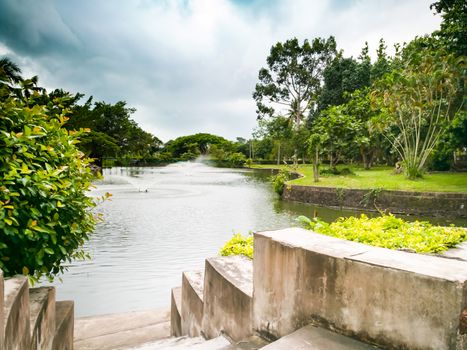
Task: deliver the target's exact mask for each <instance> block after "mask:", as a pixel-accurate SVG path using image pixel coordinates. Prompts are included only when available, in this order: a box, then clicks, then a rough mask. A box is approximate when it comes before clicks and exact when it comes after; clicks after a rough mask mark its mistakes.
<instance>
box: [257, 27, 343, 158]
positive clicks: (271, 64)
mask: <svg viewBox="0 0 467 350" xmlns="http://www.w3.org/2000/svg"><path fill="white" fill-rule="evenodd" d="M335 54H336V42H335V40H334V38H333V37H332V36H331V37H329V38H328V39H322V38H316V39H314V40H313V41H312V42H311V44H310V43H309V42H308V40H305V41H304V42H303V45H300V44H299V42H298V40H297V39H296V38H294V39H290V40H287V41H286V42H285V43H280V42H278V43H277V44H276V45H274V46H273V47H272V48H271V51H270V54H269V56H268V57H267V64H268V68H261V69H260V71H259V75H258V79H259V83H257V84H256V87H255V91H254V93H253V98H254V99H255V101H256V106H257V111H256V112H257V115H258V119H262V118H265V117H272V118H274V117H277V116H281V115H282V116H283V115H287V116H288V117H289V118H290V120H291V123H292V125H293V130H294V131H297V130H298V129H299V127H300V125H301V124H302V122H303V120H304V118H305V116H308V115H309V114H310V112H311V110H313V109H314V108H316V100H317V97H318V92H319V90H320V88H321V85H322V80H323V72H324V69H325V68H326V66H327V65H328V64H329V62H330V61H331V60H332V58H333V57H334V55H335ZM294 163H295V164H297V152H295V155H294Z"/></svg>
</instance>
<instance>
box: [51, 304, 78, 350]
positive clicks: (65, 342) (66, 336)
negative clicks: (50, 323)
mask: <svg viewBox="0 0 467 350" xmlns="http://www.w3.org/2000/svg"><path fill="white" fill-rule="evenodd" d="M74 307H75V305H74V302H73V301H71V300H66V301H57V302H56V304H55V336H54V341H53V344H52V350H73V329H74V320H75V317H74V313H75V312H74Z"/></svg>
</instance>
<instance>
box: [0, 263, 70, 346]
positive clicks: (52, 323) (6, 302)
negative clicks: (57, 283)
mask: <svg viewBox="0 0 467 350" xmlns="http://www.w3.org/2000/svg"><path fill="white" fill-rule="evenodd" d="M55 306H56V302H55V288H53V287H41V288H32V289H29V284H28V280H27V278H26V277H25V276H21V275H19V276H14V277H11V278H6V279H5V280H4V279H3V273H2V272H1V271H0V350H51V349H53V350H58V349H60V350H72V348H73V320H74V312H73V302H65V303H64V304H63V305H62V306H63V307H61V309H60V310H56V307H55Z"/></svg>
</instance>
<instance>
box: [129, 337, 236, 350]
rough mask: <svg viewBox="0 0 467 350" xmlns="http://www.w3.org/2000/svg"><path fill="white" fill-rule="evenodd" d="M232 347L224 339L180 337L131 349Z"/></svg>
mask: <svg viewBox="0 0 467 350" xmlns="http://www.w3.org/2000/svg"><path fill="white" fill-rule="evenodd" d="M230 345H231V344H230V342H229V341H228V340H227V339H226V338H224V337H217V338H214V339H211V340H205V339H203V338H201V337H194V338H189V337H178V338H169V339H164V340H160V341H157V342H152V343H148V344H143V345H141V346H139V347H134V348H131V350H163V349H171V350H185V349H187V350H228V349H230V348H229V346H230ZM128 350H130V349H128Z"/></svg>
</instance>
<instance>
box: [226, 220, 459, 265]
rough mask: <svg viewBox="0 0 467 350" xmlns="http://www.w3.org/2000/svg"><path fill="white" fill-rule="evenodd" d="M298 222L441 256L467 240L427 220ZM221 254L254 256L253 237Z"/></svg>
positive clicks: (327, 231) (373, 242)
mask: <svg viewBox="0 0 467 350" xmlns="http://www.w3.org/2000/svg"><path fill="white" fill-rule="evenodd" d="M297 220H298V221H299V222H300V223H301V224H302V225H303V226H304V227H305V228H306V229H309V230H313V231H315V232H317V233H320V234H324V235H327V236H332V237H337V238H342V239H347V240H349V241H354V242H360V243H364V244H368V245H373V246H376V247H383V248H389V249H407V250H411V251H413V252H416V253H439V252H442V251H445V250H447V249H449V248H453V247H455V246H456V245H457V244H459V243H461V242H463V241H465V240H467V229H466V228H463V227H453V226H450V227H443V226H435V225H432V224H430V223H429V222H426V221H414V222H408V221H405V220H403V219H400V218H396V217H395V216H393V215H383V216H381V217H376V218H368V217H367V216H366V215H364V214H362V215H361V216H360V217H353V216H352V217H348V218H344V217H341V218H339V219H337V220H336V221H334V222H333V223H330V224H329V223H327V222H324V221H322V220H320V219H319V218H314V219H309V218H307V217H305V216H300V217H298V218H297ZM220 253H221V255H240V254H242V255H245V256H248V257H250V258H252V257H253V235H252V234H249V235H248V236H242V235H241V234H236V235H234V236H233V238H232V239H231V240H230V241H228V242H227V243H226V244H225V245H224V247H223V248H222V250H221V252H220Z"/></svg>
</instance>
